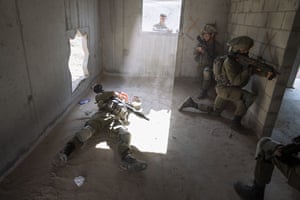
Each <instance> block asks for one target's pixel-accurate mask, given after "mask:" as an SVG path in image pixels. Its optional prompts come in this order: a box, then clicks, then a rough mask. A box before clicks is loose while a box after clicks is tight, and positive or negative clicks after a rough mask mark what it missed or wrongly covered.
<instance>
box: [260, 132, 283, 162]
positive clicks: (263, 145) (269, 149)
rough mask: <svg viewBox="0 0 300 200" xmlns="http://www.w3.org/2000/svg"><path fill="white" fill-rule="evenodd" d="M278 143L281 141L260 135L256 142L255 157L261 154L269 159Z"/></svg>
mask: <svg viewBox="0 0 300 200" xmlns="http://www.w3.org/2000/svg"><path fill="white" fill-rule="evenodd" d="M280 145H281V143H279V142H277V141H275V140H273V139H272V138H271V137H262V138H261V139H260V140H259V141H258V143H257V146H256V153H255V158H259V157H260V156H263V157H264V158H265V159H269V158H270V157H272V154H273V152H274V150H275V149H276V148H277V147H278V146H280Z"/></svg>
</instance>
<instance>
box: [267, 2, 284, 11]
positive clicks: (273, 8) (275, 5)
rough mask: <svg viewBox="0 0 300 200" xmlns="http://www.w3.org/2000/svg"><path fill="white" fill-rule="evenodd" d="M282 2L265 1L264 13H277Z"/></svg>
mask: <svg viewBox="0 0 300 200" xmlns="http://www.w3.org/2000/svg"><path fill="white" fill-rule="evenodd" d="M279 2H280V0H265V4H264V11H271V12H274V11H277V10H278V7H279Z"/></svg>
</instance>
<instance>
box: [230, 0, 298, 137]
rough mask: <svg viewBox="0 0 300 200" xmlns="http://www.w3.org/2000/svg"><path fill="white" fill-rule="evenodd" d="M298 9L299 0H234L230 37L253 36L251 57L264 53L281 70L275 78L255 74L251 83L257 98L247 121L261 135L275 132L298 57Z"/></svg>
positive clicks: (232, 0) (232, 1)
mask: <svg viewBox="0 0 300 200" xmlns="http://www.w3.org/2000/svg"><path fill="white" fill-rule="evenodd" d="M298 8H299V0H231V8H230V14H229V21H228V35H229V38H233V37H236V36H239V35H248V36H250V37H252V38H253V39H254V40H255V44H254V47H253V49H252V50H251V56H253V57H256V56H262V57H263V58H264V59H265V60H266V61H267V62H268V63H270V64H274V65H275V66H276V68H277V70H278V71H280V73H281V75H279V76H278V77H277V78H276V79H274V80H272V81H267V80H266V79H264V78H258V77H254V78H253V79H252V82H251V84H252V85H251V86H249V88H251V89H252V90H253V91H254V92H256V93H257V94H258V98H257V100H256V101H255V103H254V105H253V106H252V107H251V108H250V110H249V112H248V115H247V117H246V123H248V126H250V127H255V130H256V131H257V133H258V135H259V136H261V135H266V136H270V135H271V133H272V129H273V127H274V124H275V122H276V118H277V114H278V111H279V108H280V105H281V101H282V97H283V94H284V91H285V88H286V85H287V81H288V78H289V76H290V73H291V71H292V66H293V63H294V60H295V58H296V53H297V50H298V47H299V21H297V20H299V13H297V11H298ZM297 16H298V17H297ZM296 19H297V20H296ZM297 37H298V39H297Z"/></svg>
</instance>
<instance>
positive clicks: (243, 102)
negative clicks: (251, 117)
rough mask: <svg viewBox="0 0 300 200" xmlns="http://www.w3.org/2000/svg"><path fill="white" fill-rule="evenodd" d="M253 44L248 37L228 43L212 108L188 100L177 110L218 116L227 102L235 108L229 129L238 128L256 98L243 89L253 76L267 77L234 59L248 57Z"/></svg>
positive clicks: (241, 37)
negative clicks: (186, 108) (189, 108)
mask: <svg viewBox="0 0 300 200" xmlns="http://www.w3.org/2000/svg"><path fill="white" fill-rule="evenodd" d="M253 43H254V42H253V40H252V39H251V38H250V37H248V36H240V37H237V38H234V39H232V40H230V41H229V43H228V45H229V47H230V48H229V54H228V55H227V57H226V59H225V60H224V62H223V63H222V67H221V72H220V74H219V75H218V77H219V79H218V80H217V85H216V93H217V97H216V99H215V101H214V106H213V107H211V106H209V105H205V104H198V103H196V102H194V101H193V99H192V98H188V99H187V100H185V102H184V103H183V104H182V105H181V107H180V108H179V110H182V109H183V108H185V107H194V108H197V109H198V110H200V111H203V112H208V113H211V114H214V115H220V114H221V112H222V111H223V110H224V107H225V104H226V102H228V101H229V102H232V103H234V104H235V106H236V109H235V112H234V119H233V121H232V124H231V127H233V128H239V127H240V126H241V119H242V117H243V116H244V115H245V113H246V112H247V110H248V108H249V107H250V105H251V104H252V103H253V102H254V100H255V97H256V96H255V95H254V94H253V93H251V92H249V91H247V90H244V89H243V87H245V86H246V85H247V84H248V82H249V79H250V77H251V76H252V75H253V74H257V75H259V76H267V74H266V73H265V72H262V71H261V72H260V71H257V70H254V69H253V68H252V67H249V66H243V65H242V64H240V63H239V62H238V60H237V59H236V57H235V55H236V54H241V55H244V54H245V55H246V56H248V51H249V49H250V48H251V47H252V46H253Z"/></svg>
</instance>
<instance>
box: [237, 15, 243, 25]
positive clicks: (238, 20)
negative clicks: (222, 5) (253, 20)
mask: <svg viewBox="0 0 300 200" xmlns="http://www.w3.org/2000/svg"><path fill="white" fill-rule="evenodd" d="M237 23H238V24H242V25H243V24H245V13H240V14H237Z"/></svg>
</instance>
